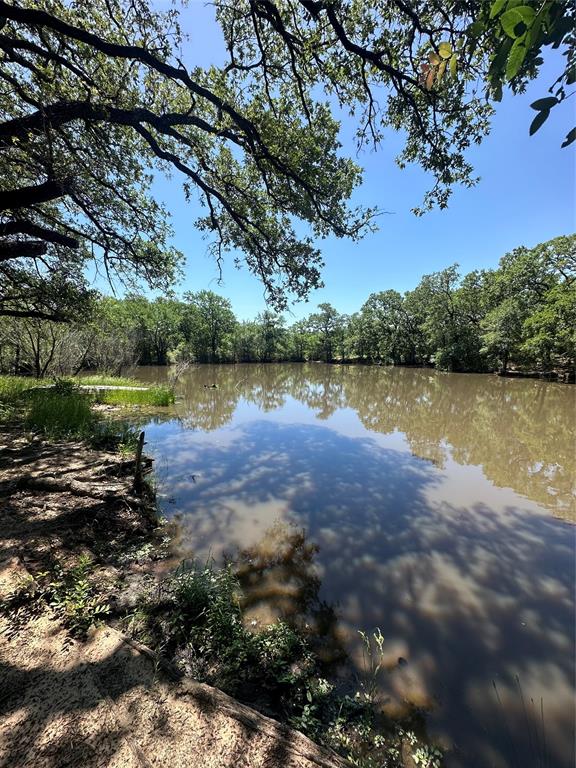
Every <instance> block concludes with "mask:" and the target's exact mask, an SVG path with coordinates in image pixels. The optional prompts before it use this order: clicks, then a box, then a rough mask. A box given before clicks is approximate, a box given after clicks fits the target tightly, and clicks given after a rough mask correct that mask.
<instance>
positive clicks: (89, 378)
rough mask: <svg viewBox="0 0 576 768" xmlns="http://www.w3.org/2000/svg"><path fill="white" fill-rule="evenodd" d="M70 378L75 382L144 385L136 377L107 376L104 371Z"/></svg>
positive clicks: (119, 385) (125, 385)
mask: <svg viewBox="0 0 576 768" xmlns="http://www.w3.org/2000/svg"><path fill="white" fill-rule="evenodd" d="M71 380H72V381H73V382H74V383H75V384H86V385H89V384H94V385H95V386H96V385H100V386H112V387H114V386H115V387H145V386H146V385H145V384H144V383H143V382H141V381H138V379H134V378H130V377H128V376H109V375H108V374H105V373H95V374H90V375H86V376H85V375H81V376H72V377H71Z"/></svg>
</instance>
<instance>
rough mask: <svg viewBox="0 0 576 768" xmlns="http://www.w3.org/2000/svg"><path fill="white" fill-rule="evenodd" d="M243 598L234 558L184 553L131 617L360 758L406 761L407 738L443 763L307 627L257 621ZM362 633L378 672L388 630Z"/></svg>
mask: <svg viewBox="0 0 576 768" xmlns="http://www.w3.org/2000/svg"><path fill="white" fill-rule="evenodd" d="M241 606H242V594H241V590H240V585H239V582H238V580H237V578H236V576H235V574H234V572H233V570H232V567H231V566H230V565H229V566H227V567H225V568H221V569H219V568H216V567H214V565H213V564H212V563H208V564H206V565H204V566H202V565H198V564H196V563H190V562H185V563H183V564H182V565H181V566H180V568H178V569H177V570H176V571H175V572H174V573H173V574H171V575H169V576H168V577H167V578H166V579H165V580H164V581H163V582H162V583H161V585H160V587H158V586H154V587H151V588H150V590H149V592H147V593H144V594H143V595H142V596H141V598H140V601H139V603H138V605H137V606H136V609H135V610H134V612H133V613H132V614H131V615H130V616H127V617H125V619H124V621H125V626H126V628H127V629H128V631H129V632H130V633H131V634H132V635H134V636H135V637H136V638H137V639H138V640H140V641H141V642H144V643H146V644H147V645H149V646H151V647H152V648H154V649H156V650H157V652H159V653H160V654H161V655H163V656H164V657H166V658H168V659H169V660H170V661H171V662H172V663H176V664H177V666H178V667H179V668H180V669H181V670H182V671H183V672H185V673H187V674H189V675H191V676H192V677H194V678H195V679H196V680H199V681H203V682H207V683H209V684H210V685H214V686H217V687H219V688H221V689H222V690H224V691H226V692H227V693H229V694H231V695H233V696H237V697H238V698H240V699H242V700H244V701H247V702H249V703H250V704H252V705H253V706H256V707H257V708H260V709H263V710H264V711H265V712H267V713H272V714H273V715H274V716H276V717H277V718H279V719H280V720H283V721H284V722H287V723H288V724H290V725H291V726H292V727H294V728H297V729H298V730H301V731H303V732H304V733H306V734H307V735H308V736H310V737H311V738H312V739H314V740H315V741H317V742H319V743H320V744H323V745H324V746H327V747H330V748H332V749H334V750H335V751H337V752H338V753H339V754H341V755H343V756H344V757H345V758H347V759H348V760H350V762H351V763H352V764H353V765H356V766H358V767H359V768H382V766H388V768H400V766H402V765H403V762H402V742H403V741H406V740H407V739H408V740H409V742H410V745H411V748H412V752H413V755H414V756H415V759H416V764H417V765H418V766H419V768H437V767H438V766H440V765H441V755H440V753H439V752H438V751H437V750H435V749H434V748H432V747H428V746H427V745H425V744H422V743H421V742H420V740H419V739H418V738H417V737H416V736H415V735H414V733H413V732H412V731H411V730H403V729H401V728H398V727H394V726H392V725H391V724H388V725H383V722H382V718H381V716H379V714H378V710H377V706H376V701H375V698H374V697H373V696H371V695H370V694H369V693H368V692H367V690H366V688H365V686H364V685H362V684H360V685H359V687H358V688H357V690H356V691H355V692H352V694H343V693H340V692H338V691H337V690H336V688H335V686H334V685H332V684H331V683H330V682H328V680H326V679H325V678H324V676H323V668H322V665H321V662H320V661H319V659H318V658H317V657H316V656H315V654H314V653H313V651H312V649H311V646H310V644H309V640H308V638H307V636H306V635H305V634H303V633H302V631H300V630H298V629H296V628H294V627H292V626H291V625H289V624H288V623H287V622H285V621H282V620H278V621H276V622H274V623H273V624H270V625H267V626H263V627H260V626H255V627H254V626H251V627H250V628H249V627H247V626H246V622H245V621H244V616H243V611H242V607H241ZM363 639H364V642H365V643H366V645H367V647H368V651H367V652H368V655H369V657H370V665H369V672H370V673H371V674H372V676H373V677H374V676H376V675H377V674H378V672H379V670H380V668H381V660H380V656H381V653H382V644H383V637H382V635H381V634H380V632H377V633H376V634H375V635H374V637H373V638H372V637H369V636H367V635H364V636H363Z"/></svg>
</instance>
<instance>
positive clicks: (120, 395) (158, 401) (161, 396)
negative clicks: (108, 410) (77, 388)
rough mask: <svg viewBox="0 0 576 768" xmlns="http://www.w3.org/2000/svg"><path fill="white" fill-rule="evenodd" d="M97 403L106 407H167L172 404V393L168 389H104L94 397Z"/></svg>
mask: <svg viewBox="0 0 576 768" xmlns="http://www.w3.org/2000/svg"><path fill="white" fill-rule="evenodd" d="M94 397H95V399H96V402H97V403H106V404H107V405H151V406H168V405H172V403H173V402H174V393H173V392H172V390H171V389H168V387H149V388H148V389H132V390H131V389H105V390H100V391H97V392H96V393H95V395H94Z"/></svg>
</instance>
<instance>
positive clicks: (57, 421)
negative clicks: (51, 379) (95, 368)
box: [24, 389, 97, 438]
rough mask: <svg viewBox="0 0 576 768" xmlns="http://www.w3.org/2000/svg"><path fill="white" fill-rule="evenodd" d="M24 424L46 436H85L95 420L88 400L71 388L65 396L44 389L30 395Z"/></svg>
mask: <svg viewBox="0 0 576 768" xmlns="http://www.w3.org/2000/svg"><path fill="white" fill-rule="evenodd" d="M27 400H28V403H29V405H28V407H27V409H26V413H25V417H24V423H25V425H26V426H27V427H28V428H30V429H33V430H34V431H37V432H42V433H43V434H45V435H47V436H48V437H54V438H61V437H85V436H88V435H90V434H91V433H92V431H93V429H94V426H95V423H96V421H97V416H96V414H95V413H94V412H93V411H92V408H91V402H90V398H89V397H88V396H86V395H85V394H83V393H80V392H77V391H74V390H73V389H72V390H71V391H69V392H67V393H61V392H59V391H57V390H51V389H43V390H36V391H33V392H30V394H29V396H28V398H27Z"/></svg>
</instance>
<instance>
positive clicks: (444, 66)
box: [436, 59, 448, 83]
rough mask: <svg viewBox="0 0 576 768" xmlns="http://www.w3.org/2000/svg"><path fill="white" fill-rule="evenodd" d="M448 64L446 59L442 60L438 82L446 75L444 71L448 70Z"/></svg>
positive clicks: (437, 77)
mask: <svg viewBox="0 0 576 768" xmlns="http://www.w3.org/2000/svg"><path fill="white" fill-rule="evenodd" d="M446 64H448V62H447V61H446V59H444V61H442V62H440V66H439V67H438V72H437V74H436V82H437V83H439V82H440V80H442V78H443V77H444V72H445V71H446Z"/></svg>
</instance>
